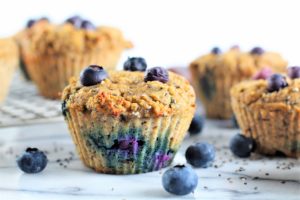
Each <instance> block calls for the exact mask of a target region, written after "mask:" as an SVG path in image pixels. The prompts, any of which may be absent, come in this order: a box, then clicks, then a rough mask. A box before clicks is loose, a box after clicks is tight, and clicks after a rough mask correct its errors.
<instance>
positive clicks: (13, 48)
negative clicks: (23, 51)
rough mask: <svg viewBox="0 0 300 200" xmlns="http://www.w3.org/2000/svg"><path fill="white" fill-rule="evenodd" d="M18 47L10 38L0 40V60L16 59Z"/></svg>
mask: <svg viewBox="0 0 300 200" xmlns="http://www.w3.org/2000/svg"><path fill="white" fill-rule="evenodd" d="M18 53H19V50H18V47H17V44H16V42H15V41H14V40H13V39H12V38H5V39H0V59H2V58H4V59H6V58H10V57H18Z"/></svg>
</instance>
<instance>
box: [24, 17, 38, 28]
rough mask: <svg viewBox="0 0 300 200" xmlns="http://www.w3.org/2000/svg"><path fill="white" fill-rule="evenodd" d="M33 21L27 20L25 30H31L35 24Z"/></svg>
mask: <svg viewBox="0 0 300 200" xmlns="http://www.w3.org/2000/svg"><path fill="white" fill-rule="evenodd" d="M35 22H36V21H35V20H34V19H30V20H28V22H27V24H26V27H27V28H31V27H32V26H33V25H34V24H35Z"/></svg>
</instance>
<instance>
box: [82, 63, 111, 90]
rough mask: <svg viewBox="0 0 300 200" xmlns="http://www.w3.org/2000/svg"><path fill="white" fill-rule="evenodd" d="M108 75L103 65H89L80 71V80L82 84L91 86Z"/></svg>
mask: <svg viewBox="0 0 300 200" xmlns="http://www.w3.org/2000/svg"><path fill="white" fill-rule="evenodd" d="M107 77H108V74H107V73H106V71H105V70H104V69H103V67H101V66H98V65H90V66H88V67H87V68H85V69H83V70H82V71H81V73H80V82H81V84H82V85H83V86H91V85H96V84H98V83H101V82H102V81H103V80H104V79H106V78H107Z"/></svg>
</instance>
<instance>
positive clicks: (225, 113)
mask: <svg viewBox="0 0 300 200" xmlns="http://www.w3.org/2000/svg"><path fill="white" fill-rule="evenodd" d="M286 66H287V62H286V61H285V60H284V59H283V58H282V57H281V56H280V55H279V54H277V53H274V52H266V51H264V50H263V49H262V48H259V47H255V48H253V49H252V50H251V51H250V52H242V51H241V50H240V49H239V48H238V47H237V46H234V47H232V48H231V49H230V50H229V51H227V52H225V53H222V52H221V50H220V49H219V48H217V47H215V48H213V49H212V51H211V52H210V53H209V54H206V55H204V56H201V57H199V58H197V59H196V60H194V61H193V62H192V63H191V64H190V71H191V74H192V83H193V86H194V88H195V91H196V93H197V95H198V97H199V98H200V100H201V102H202V104H203V105H204V108H205V110H206V115H207V117H209V118H219V119H229V118H231V117H232V109H231V105H230V88H231V87H232V86H233V85H235V84H237V83H239V82H241V81H242V80H247V79H250V78H252V77H253V76H254V75H255V74H256V73H257V72H258V71H259V70H261V69H263V68H264V67H270V68H271V69H272V70H273V71H274V72H283V71H285V70H286Z"/></svg>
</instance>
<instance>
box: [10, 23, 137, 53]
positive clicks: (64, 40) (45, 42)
mask: <svg viewBox="0 0 300 200" xmlns="http://www.w3.org/2000/svg"><path fill="white" fill-rule="evenodd" d="M16 38H17V40H18V41H21V44H22V46H23V47H25V49H26V50H28V51H31V52H35V53H39V54H42V55H43V54H57V55H64V54H65V55H72V53H73V52H75V53H84V52H87V51H93V50H96V49H97V50H101V49H115V48H117V49H126V48H131V47H132V43H131V42H129V41H127V40H125V39H124V37H123V35H122V32H121V31H120V30H118V29H116V28H112V27H106V26H102V27H98V28H97V29H96V30H84V29H78V28H76V27H74V26H73V25H71V24H69V23H65V24H61V25H54V24H51V23H48V22H44V21H42V22H37V23H36V24H35V25H34V26H32V27H31V28H28V29H26V30H24V31H22V32H21V33H19V34H18V35H17V36H16Z"/></svg>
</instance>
